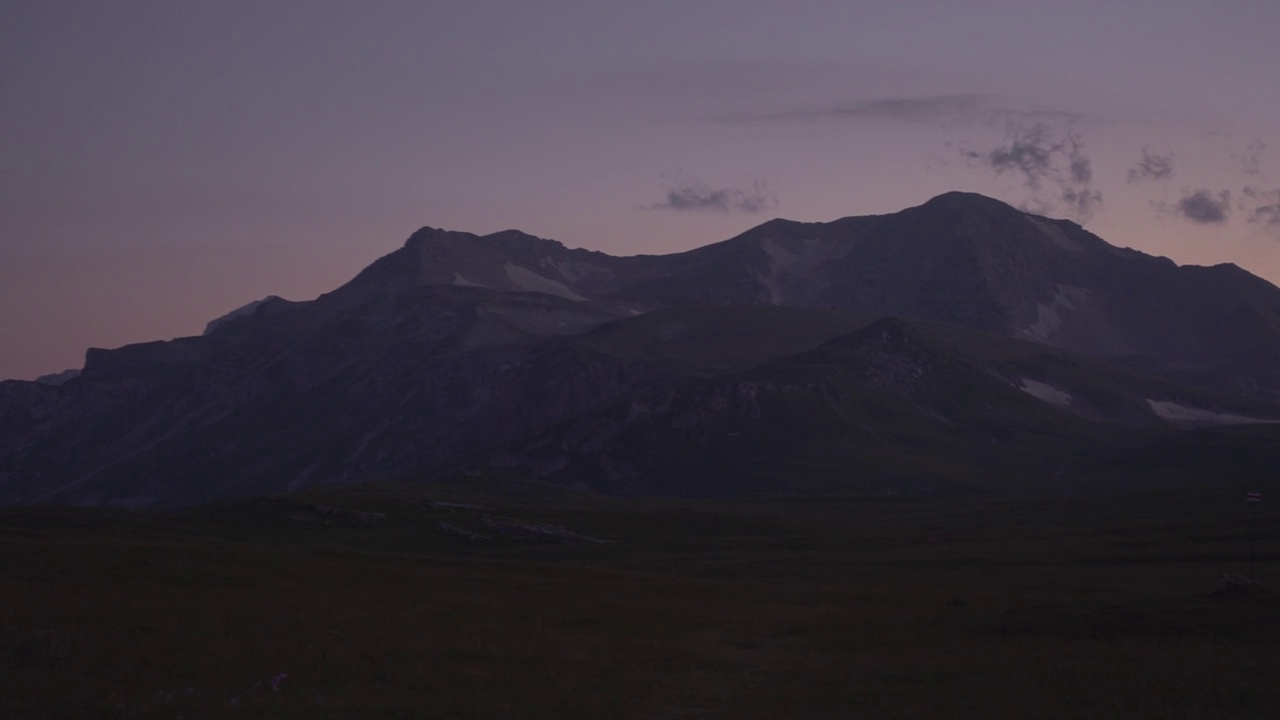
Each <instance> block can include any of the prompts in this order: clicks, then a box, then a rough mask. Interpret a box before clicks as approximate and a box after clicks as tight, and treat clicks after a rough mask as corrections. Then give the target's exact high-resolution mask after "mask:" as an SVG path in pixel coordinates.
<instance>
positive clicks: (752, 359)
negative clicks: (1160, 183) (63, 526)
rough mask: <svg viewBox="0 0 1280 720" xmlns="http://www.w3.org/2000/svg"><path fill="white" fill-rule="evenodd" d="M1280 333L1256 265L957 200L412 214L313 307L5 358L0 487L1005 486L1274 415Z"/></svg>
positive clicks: (63, 496)
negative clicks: (724, 214)
mask: <svg viewBox="0 0 1280 720" xmlns="http://www.w3.org/2000/svg"><path fill="white" fill-rule="evenodd" d="M877 338H882V339H883V338H887V339H889V340H893V339H894V338H897V340H900V341H901V342H898V343H897V344H896V345H895V344H893V343H890V344H888V345H885V344H883V343H881V344H877V342H879V341H878V340H877ZM886 342H887V340H886ZM833 343H834V344H833ZM842 343H843V344H842ZM1277 358H1280V289H1277V288H1275V286H1272V285H1270V284H1269V283H1267V282H1266V281H1264V280H1262V279H1260V278H1256V277H1255V276H1252V275H1249V274H1248V273H1247V272H1245V271H1244V270H1241V269H1239V268H1236V267H1234V266H1215V267H1212V268H1197V267H1194V266H1191V267H1180V266H1177V265H1176V264H1174V263H1173V262H1172V261H1169V260H1168V259H1165V258H1156V257H1153V256H1149V255H1145V254H1143V253H1140V252H1137V251H1134V250H1128V249H1124V248H1117V247H1114V246H1111V245H1109V244H1107V243H1106V242H1105V241H1104V240H1103V239H1101V238H1099V237H1097V236H1095V235H1093V234H1091V233H1088V232H1087V231H1085V230H1084V229H1083V228H1081V227H1080V226H1079V225H1076V224H1075V223H1071V222H1069V221H1064V220H1053V219H1050V218H1044V217H1040V216H1036V215H1031V214H1028V213H1025V212H1022V211H1019V210H1016V209H1014V208H1012V207H1009V206H1008V205H1005V204H1004V203H1001V202H999V201H997V200H993V199H991V198H986V197H983V196H979V195H973V194H969V193H947V194H944V195H940V196H938V197H936V198H933V199H931V200H930V201H928V202H926V203H924V204H923V205H920V206H917V207H914V208H908V209H907V210H904V211H902V212H899V213H893V214H888V215H874V216H851V217H846V218H841V219H839V220H835V221H832V222H828V223H800V222H794V221H789V220H783V219H775V220H771V221H768V222H766V223H763V224H761V225H759V226H757V227H755V228H752V229H750V230H748V231H746V232H744V233H741V234H739V235H737V236H735V237H733V238H730V239H727V240H725V241H722V242H719V243H714V244H712V245H708V246H704V247H702V248H697V249H694V250H690V251H686V252H683V253H673V254H670V255H636V256H621V257H618V256H611V255H607V254H605V253H601V252H597V251H592V250H583V249H571V248H567V247H565V246H564V245H563V244H561V243H559V242H557V241H554V240H547V239H544V238H538V237H536V236H533V235H528V234H525V233H522V232H520V231H515V230H508V231H503V232H499V233H493V234H490V235H484V236H480V235H474V234H471V233H463V232H456V231H448V230H442V229H438V228H432V227H424V228H422V229H420V230H418V231H417V232H415V233H413V234H412V235H411V236H410V237H409V238H408V239H407V240H406V241H405V243H404V244H403V246H402V247H401V248H399V249H398V250H395V251H393V252H391V253H389V254H387V255H385V256H383V257H382V258H380V259H378V260H377V261H375V262H374V263H372V264H370V265H369V266H368V267H367V268H365V269H364V270H362V271H361V272H359V273H358V274H356V275H355V276H354V277H353V278H352V279H351V280H350V281H348V282H346V283H344V284H342V285H341V286H339V287H337V288H335V289H334V290H333V291H331V292H329V293H325V294H323V295H321V296H319V297H318V298H316V299H315V300H312V301H305V302H290V301H286V300H282V299H280V298H275V297H268V298H266V299H264V300H262V301H258V302H256V303H250V304H249V305H247V306H244V307H242V308H239V309H237V310H235V311H232V312H231V313H229V314H227V315H225V316H223V317H221V318H219V319H217V320H215V321H213V322H211V323H210V326H209V327H208V328H207V330H206V334H205V335H204V336H198V337H190V338H178V339H175V340H172V341H162V342H155V343H140V344H135V345H129V346H125V347H123V348H118V349H115V350H101V349H90V350H89V351H88V352H87V353H86V362H85V367H84V369H83V371H81V372H80V374H79V375H78V376H76V377H71V378H68V379H66V380H65V381H64V382H62V383H61V384H58V385H54V384H35V383H22V382H17V381H7V382H5V383H0V429H3V430H4V432H3V433H0V503H6V504H7V503H30V502H60V503H67V502H70V503H91V504H102V503H107V504H121V505H132V506H145V505H153V506H172V505H182V504H191V503H198V502H214V501H218V500H222V499H228V498H234V497H242V496H245V495H252V494H263V493H269V492H281V491H287V490H292V489H298V488H302V487H307V486H310V485H315V484H345V483H351V482H360V481H365V480H376V479H380V478H386V477H392V476H419V477H434V476H438V475H439V474H440V473H450V472H453V473H458V472H464V473H465V472H504V473H505V472H520V473H526V474H529V475H532V476H536V477H539V478H544V479H550V480H553V481H556V482H562V483H565V484H575V483H577V484H582V485H584V486H586V487H590V488H592V489H595V490H598V491H602V492H620V493H634V492H641V493H647V492H664V493H676V494H679V493H682V492H687V493H692V494H702V493H732V492H742V491H747V490H752V489H755V490H761V489H775V490H776V489H779V488H791V489H792V490H796V491H804V490H805V489H806V488H808V489H813V488H817V487H819V486H820V487H821V488H822V489H823V491H831V490H833V489H835V490H838V489H839V488H842V487H843V488H846V489H849V488H858V489H860V490H861V491H874V492H881V491H885V492H896V491H898V490H903V489H905V488H915V490H913V491H924V490H926V489H928V490H929V491H930V492H953V491H957V490H959V489H967V490H966V491H973V492H978V491H982V492H987V491H993V490H994V489H995V488H996V487H997V486H1001V487H1003V486H1005V485H1008V486H1010V487H1012V486H1014V485H1016V484H1017V483H1018V482H1020V481H1018V480H1016V479H1014V478H1016V477H1021V476H1022V475H1025V474H1026V473H1027V472H1030V475H1031V476H1035V475H1039V474H1043V473H1042V472H1041V471H1040V470H1035V469H1034V468H1039V467H1041V466H1045V467H1048V466H1050V465H1052V466H1053V467H1055V468H1057V469H1056V470H1053V471H1052V472H1051V473H1050V474H1052V473H1068V474H1070V473H1077V474H1079V473H1085V472H1086V469H1087V468H1088V467H1091V466H1090V465H1089V463H1088V462H1086V461H1084V460H1081V458H1096V457H1100V455H1099V453H1101V452H1102V450H1101V448H1102V447H1104V446H1106V447H1112V446H1113V445H1114V444H1115V443H1117V442H1122V441H1123V442H1129V441H1132V442H1138V441H1139V440H1141V439H1143V438H1146V440H1142V441H1143V442H1148V441H1150V438H1151V437H1165V436H1166V435H1167V436H1168V437H1171V438H1172V437H1185V436H1184V435H1179V433H1180V432H1181V430H1179V428H1182V427H1189V426H1194V425H1202V424H1212V423H1215V422H1217V423H1229V422H1239V421H1240V420H1241V419H1243V420H1244V421H1246V422H1248V421H1252V420H1257V421H1259V422H1270V421H1272V420H1275V419H1280V407H1277V406H1276V404H1275V403H1276V401H1277V400H1280V363H1276V362H1275V361H1276V359H1277ZM913 373H915V374H914V375H913ZM938 373H942V374H941V375H939V374H938ZM940 378H941V379H940ZM983 388H985V389H983ZM729 433H738V434H736V435H733V434H729ZM1153 434H1154V435H1153ZM741 437H750V438H753V439H754V443H753V444H751V445H749V446H743V445H741V444H740V443H739V442H738V441H733V440H729V438H741ZM1250 437H1253V436H1250ZM1250 442H1255V441H1254V440H1250ZM984 443H986V445H984ZM990 443H995V444H994V445H992V444H990ZM1260 452H1261V451H1260ZM1263 454H1264V455H1265V452H1263ZM743 458H754V460H752V461H751V463H748V464H746V465H744V464H743V463H744V462H745V460H743ZM1046 463H1047V465H1046ZM759 468H764V469H763V470H760V469H759ZM786 468H793V469H794V468H800V469H799V470H796V475H795V477H790V476H787V475H786V473H787V472H788V471H787V470H786ZM1029 468H1030V469H1031V470H1030V471H1029V470H1028V469H1029ZM806 473H807V475H806ZM1020 473H1021V474H1022V475H1020ZM712 476H715V477H716V478H719V480H716V481H714V482H711V481H704V480H705V478H709V477H712ZM984 476H990V477H999V478H1002V479H1001V481H1000V482H999V483H994V481H992V482H987V481H984V480H982V479H981V478H982V477H984ZM806 477H807V478H808V479H806ZM735 478H736V479H735ZM1025 482H1031V481H1025ZM1080 482H1084V481H1083V480H1080ZM1032 484H1033V485H1034V483H1032ZM1028 487H1030V485H1028ZM894 488H897V489H898V490H894ZM948 488H950V489H948Z"/></svg>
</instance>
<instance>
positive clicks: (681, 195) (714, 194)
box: [648, 176, 778, 213]
mask: <svg viewBox="0 0 1280 720" xmlns="http://www.w3.org/2000/svg"><path fill="white" fill-rule="evenodd" d="M777 205H778V198H777V195H775V194H774V193H773V191H772V190H770V189H769V187H768V186H766V185H765V184H764V183H762V182H760V181H759V180H756V181H754V182H752V185H751V188H750V189H746V190H744V189H739V188H713V187H711V186H710V185H708V184H707V183H705V182H703V181H701V180H699V179H697V178H694V177H686V176H681V177H679V178H676V179H675V180H672V181H668V183H667V190H666V197H665V198H664V199H663V200H662V201H661V202H658V203H654V204H653V205H649V206H648V209H650V210H675V211H678V212H699V211H710V212H745V213H757V212H763V211H765V210H769V209H771V208H774V207H777Z"/></svg>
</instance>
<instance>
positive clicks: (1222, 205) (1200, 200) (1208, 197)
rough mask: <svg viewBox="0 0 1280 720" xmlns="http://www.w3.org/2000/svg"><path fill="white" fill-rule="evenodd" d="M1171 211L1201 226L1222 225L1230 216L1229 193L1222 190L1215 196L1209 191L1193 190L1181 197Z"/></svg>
mask: <svg viewBox="0 0 1280 720" xmlns="http://www.w3.org/2000/svg"><path fill="white" fill-rule="evenodd" d="M1171 211H1172V212H1173V213H1174V214H1176V215H1179V216H1181V217H1183V218H1185V219H1187V220H1190V221H1191V222H1194V223H1199V224H1201V225H1222V224H1224V223H1226V222H1227V220H1228V219H1230V216H1231V193H1230V191H1227V190H1223V191H1221V192H1219V193H1217V194H1214V193H1213V192H1211V191H1209V190H1204V189H1200V190H1194V191H1190V192H1188V193H1187V194H1185V195H1183V197H1182V199H1181V200H1179V201H1178V202H1177V203H1175V204H1174V205H1173V207H1172V208H1171Z"/></svg>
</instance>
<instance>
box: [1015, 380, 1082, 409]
mask: <svg viewBox="0 0 1280 720" xmlns="http://www.w3.org/2000/svg"><path fill="white" fill-rule="evenodd" d="M1018 389H1019V390H1021V391H1022V392H1024V393H1026V394H1028V395H1030V396H1031V397H1033V398H1035V399H1037V400H1041V401H1043V402H1047V403H1049V404H1050V405H1057V406H1058V407H1069V406H1070V405H1071V393H1068V392H1065V391H1063V390H1059V389H1058V388H1056V387H1054V386H1052V385H1049V384H1047V383H1042V382H1039V381H1037V380H1027V379H1025V378H1024V379H1023V380H1022V384H1021V385H1019V386H1018Z"/></svg>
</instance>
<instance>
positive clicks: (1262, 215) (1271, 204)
mask: <svg viewBox="0 0 1280 720" xmlns="http://www.w3.org/2000/svg"><path fill="white" fill-rule="evenodd" d="M1244 195H1245V197H1246V198H1248V199H1249V200H1250V207H1248V208H1247V212H1248V213H1249V222H1250V223H1253V224H1257V225H1263V226H1265V227H1267V228H1271V229H1275V230H1280V190H1263V189H1261V188H1256V187H1247V188H1245V189H1244Z"/></svg>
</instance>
